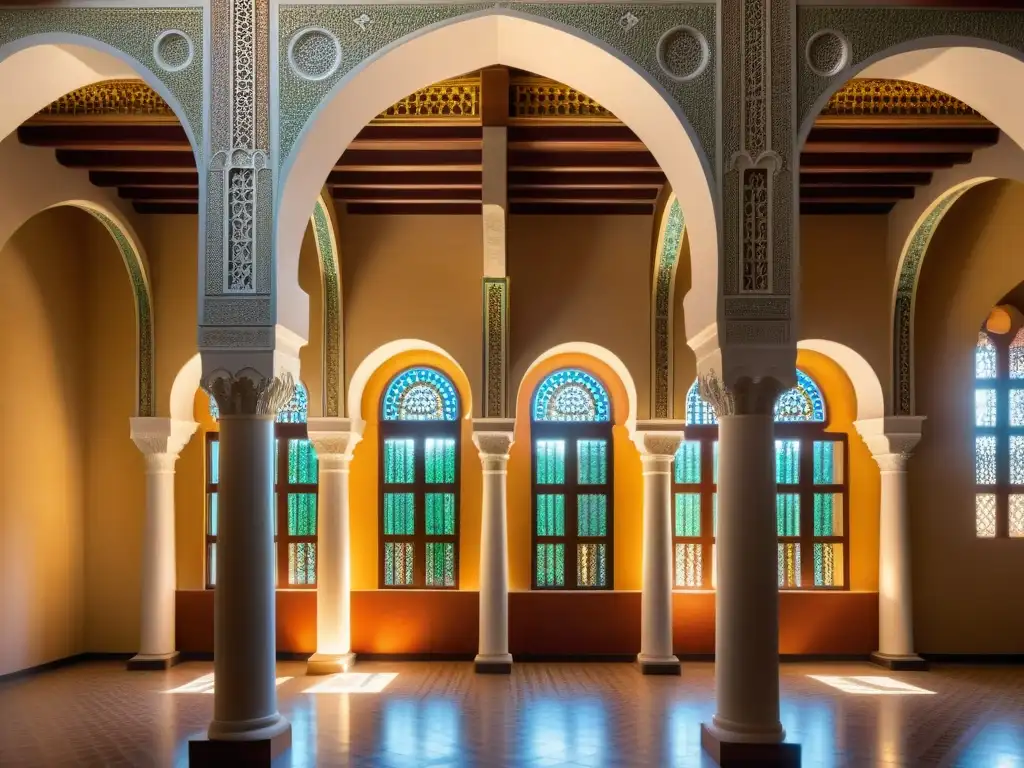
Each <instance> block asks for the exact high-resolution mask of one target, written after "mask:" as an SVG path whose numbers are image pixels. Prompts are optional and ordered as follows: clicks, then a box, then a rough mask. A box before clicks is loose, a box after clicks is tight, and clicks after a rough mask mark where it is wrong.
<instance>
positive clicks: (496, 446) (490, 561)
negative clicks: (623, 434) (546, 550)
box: [473, 419, 515, 674]
mask: <svg viewBox="0 0 1024 768" xmlns="http://www.w3.org/2000/svg"><path fill="white" fill-rule="evenodd" d="M514 425H515V421H514V420H513V419H475V420H474V421H473V443H474V444H475V445H476V447H477V448H478V449H479V451H480V461H481V463H482V464H483V506H482V510H481V521H480V652H479V653H478V654H477V656H476V659H475V660H474V668H475V669H476V671H477V672H493V673H499V674H500V673H504V674H508V673H509V672H511V671H512V656H511V654H510V653H509V652H508V528H507V526H508V513H507V510H506V480H507V477H508V470H507V466H508V452H509V449H510V448H511V447H512V439H513V434H512V433H513V428H514Z"/></svg>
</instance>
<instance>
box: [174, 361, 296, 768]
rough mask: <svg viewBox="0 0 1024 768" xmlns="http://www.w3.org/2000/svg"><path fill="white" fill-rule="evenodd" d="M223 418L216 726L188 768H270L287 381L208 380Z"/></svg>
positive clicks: (286, 739)
mask: <svg viewBox="0 0 1024 768" xmlns="http://www.w3.org/2000/svg"><path fill="white" fill-rule="evenodd" d="M204 387H205V388H206V389H207V390H208V391H209V392H210V394H211V395H212V396H213V397H214V398H215V399H216V401H217V407H218V408H219V409H220V472H219V477H220V482H219V486H218V494H219V499H218V520H217V574H216V575H217V579H216V584H217V586H216V588H215V590H214V652H213V672H214V693H213V722H211V723H210V728H209V731H208V735H209V740H208V741H192V742H190V744H189V757H190V762H191V764H192V765H226V764H235V763H242V762H250V763H254V764H268V765H269V763H270V760H271V759H272V757H273V756H274V755H275V754H279V753H280V752H281V751H282V750H283V749H285V748H286V747H287V746H288V744H289V743H290V739H291V725H290V724H289V723H288V721H287V720H285V719H284V717H282V716H281V713H280V712H278V710H277V689H276V685H275V680H276V662H277V659H276V642H275V630H276V623H275V604H274V600H275V594H274V561H275V558H274V513H275V510H274V418H275V416H276V414H277V412H278V410H280V408H281V407H282V406H283V405H284V404H285V403H287V402H288V399H289V398H290V397H291V394H292V390H293V389H294V380H293V378H292V376H291V374H287V373H286V374H282V375H280V376H278V377H274V378H270V377H266V378H264V377H263V376H261V375H260V374H259V373H258V372H257V371H255V370H252V369H246V370H243V371H241V372H240V373H239V374H237V375H234V376H232V375H229V374H226V373H224V374H220V375H215V376H213V377H210V378H207V379H206V380H205V381H204Z"/></svg>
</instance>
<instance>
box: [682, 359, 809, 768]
mask: <svg viewBox="0 0 1024 768" xmlns="http://www.w3.org/2000/svg"><path fill="white" fill-rule="evenodd" d="M701 383H702V387H701V391H702V394H703V395H704V396H705V397H706V398H707V399H708V400H709V401H711V403H712V404H713V405H714V406H715V412H716V413H717V414H718V425H719V426H718V529H717V532H716V538H715V541H716V544H717V551H718V564H717V570H718V586H717V604H716V612H715V698H716V701H715V704H716V712H715V715H714V717H713V718H712V720H711V723H710V724H704V725H703V726H702V729H703V730H702V735H701V743H702V745H703V747H704V749H705V750H707V751H708V752H709V753H711V754H712V756H714V757H715V758H716V759H718V761H719V762H720V763H722V764H729V763H732V762H733V761H738V760H742V759H746V760H748V761H751V760H753V761H755V763H754V764H758V765H790V764H795V765H798V764H799V759H800V758H799V752H800V747H799V745H796V744H782V741H783V739H784V738H785V735H786V732H785V730H784V729H783V727H782V723H781V721H780V719H779V584H778V571H777V564H778V540H777V537H776V522H775V493H776V486H775V446H774V424H773V408H774V404H775V399H776V396H777V395H778V393H779V392H780V391H781V386H780V384H779V382H777V381H775V380H774V379H771V378H765V379H760V380H758V381H756V382H751V381H750V380H749V379H745V380H741V381H740V382H739V384H738V386H737V387H735V388H734V389H733V390H732V391H726V390H724V389H722V388H721V387H720V386H716V384H717V383H716V382H713V381H709V380H708V379H702V382H701ZM794 761H795V762H794Z"/></svg>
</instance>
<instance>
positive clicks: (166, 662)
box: [128, 417, 197, 669]
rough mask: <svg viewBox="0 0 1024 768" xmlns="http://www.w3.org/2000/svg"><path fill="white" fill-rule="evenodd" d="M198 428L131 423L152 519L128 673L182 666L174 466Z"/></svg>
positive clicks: (161, 421)
mask: <svg viewBox="0 0 1024 768" xmlns="http://www.w3.org/2000/svg"><path fill="white" fill-rule="evenodd" d="M196 426H197V425H196V423H195V422H193V421H179V420H176V419H166V418H155V417H146V418H138V417H136V418H133V419H132V420H131V436H132V440H133V441H134V443H135V445H137V446H138V447H139V450H140V451H142V453H143V455H144V456H145V460H146V519H145V524H144V526H143V535H142V574H141V587H142V590H141V591H142V608H141V611H140V618H141V626H140V628H139V652H138V653H137V654H135V656H133V657H132V658H131V659H130V660H129V661H128V669H167V668H168V667H170V666H173V665H174V664H177V663H178V651H177V646H176V644H175V636H174V600H175V594H174V593H175V589H176V586H177V578H176V573H175V568H176V565H177V564H176V562H175V557H174V463H175V462H176V461H177V460H178V454H179V453H181V449H182V448H184V447H185V444H186V443H187V442H188V441H189V438H190V437H192V433H193V432H195V431H196Z"/></svg>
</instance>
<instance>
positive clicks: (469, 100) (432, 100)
mask: <svg viewBox="0 0 1024 768" xmlns="http://www.w3.org/2000/svg"><path fill="white" fill-rule="evenodd" d="M479 119H480V76H479V75H476V76H473V77H460V78H456V79H454V80H445V81H444V82H441V83H437V84H435V85H431V86H429V87H427V88H421V89H420V90H418V91H414V92H413V93H411V94H409V95H408V96H406V97H405V98H404V99H402V100H401V101H399V102H397V103H396V104H393V105H391V106H390V107H388V108H387V109H386V110H384V111H383V112H381V113H380V115H379V116H378V117H377V119H376V120H374V122H375V123H392V122H404V121H407V120H417V121H430V120H444V121H446V122H447V121H450V120H473V121H479Z"/></svg>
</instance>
